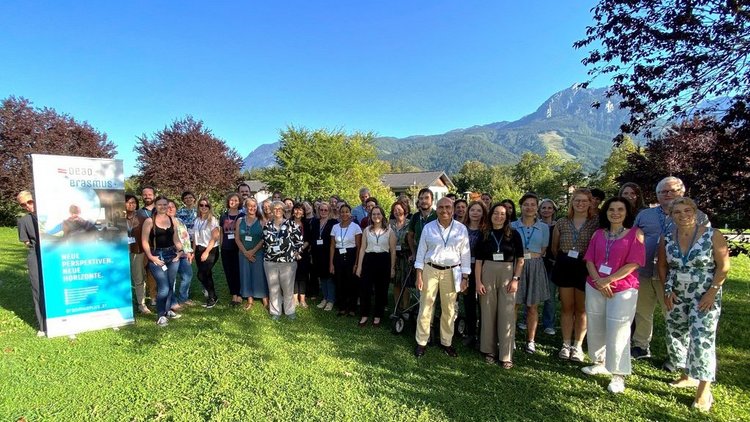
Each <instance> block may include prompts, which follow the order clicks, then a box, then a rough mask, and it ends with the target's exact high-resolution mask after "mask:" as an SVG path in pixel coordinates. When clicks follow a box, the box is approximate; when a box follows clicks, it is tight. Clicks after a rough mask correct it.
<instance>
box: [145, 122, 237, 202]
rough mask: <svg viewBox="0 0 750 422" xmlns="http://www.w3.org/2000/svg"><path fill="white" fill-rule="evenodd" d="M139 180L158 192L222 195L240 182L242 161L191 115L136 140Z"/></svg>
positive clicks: (235, 152) (232, 150)
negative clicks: (151, 134) (192, 192)
mask: <svg viewBox="0 0 750 422" xmlns="http://www.w3.org/2000/svg"><path fill="white" fill-rule="evenodd" d="M135 151H136V152H137V153H138V160H137V166H138V171H139V173H140V174H139V176H138V181H139V182H140V183H141V184H142V185H144V184H146V185H153V186H156V187H157V188H158V189H159V191H160V192H162V193H166V194H169V195H179V194H180V193H181V192H182V191H184V190H185V189H190V190H193V191H194V192H195V193H196V194H198V195H209V196H215V195H223V194H224V193H226V192H228V191H231V190H234V189H235V188H236V186H237V182H238V181H239V179H240V168H241V167H242V158H241V157H240V156H239V154H238V153H237V151H235V150H234V149H232V148H229V147H228V146H227V144H226V142H224V141H223V140H221V139H219V138H217V137H216V136H214V135H213V133H211V130H209V129H208V128H206V127H204V126H203V121H201V120H195V119H194V118H193V117H192V116H187V117H185V118H184V119H180V120H175V121H174V122H172V124H171V125H169V126H165V127H164V129H163V130H160V131H157V132H156V133H154V135H153V136H152V137H148V136H147V135H145V134H144V135H142V136H140V137H138V141H137V143H136V146H135Z"/></svg>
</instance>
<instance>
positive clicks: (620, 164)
mask: <svg viewBox="0 0 750 422" xmlns="http://www.w3.org/2000/svg"><path fill="white" fill-rule="evenodd" d="M636 150H638V146H637V145H636V144H635V142H633V138H631V137H630V136H628V135H623V134H620V135H617V137H616V138H615V140H614V145H613V146H612V149H611V151H610V153H609V157H607V158H606V159H605V160H604V163H603V164H602V166H601V167H600V168H599V170H598V171H597V172H596V173H594V174H593V175H592V177H591V179H592V180H591V186H596V187H598V188H599V189H601V190H603V191H604V192H605V193H606V194H607V197H610V196H613V195H616V194H617V193H618V192H619V190H620V183H618V182H617V178H618V177H620V175H621V174H622V172H623V171H625V169H626V168H627V166H628V156H630V155H631V154H633V153H634V152H636Z"/></svg>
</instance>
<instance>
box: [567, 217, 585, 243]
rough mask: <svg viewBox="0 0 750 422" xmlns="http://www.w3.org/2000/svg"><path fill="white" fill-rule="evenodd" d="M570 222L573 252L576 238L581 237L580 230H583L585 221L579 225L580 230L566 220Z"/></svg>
mask: <svg viewBox="0 0 750 422" xmlns="http://www.w3.org/2000/svg"><path fill="white" fill-rule="evenodd" d="M568 222H570V228H571V229H572V230H573V249H574V250H575V249H576V248H577V247H578V236H580V235H581V230H583V227H584V226H585V225H586V221H584V222H583V224H581V228H580V229H576V225H575V224H573V220H568Z"/></svg>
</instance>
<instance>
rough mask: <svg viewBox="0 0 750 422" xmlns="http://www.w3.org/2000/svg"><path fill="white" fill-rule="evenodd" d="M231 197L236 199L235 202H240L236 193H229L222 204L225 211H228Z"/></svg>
mask: <svg viewBox="0 0 750 422" xmlns="http://www.w3.org/2000/svg"><path fill="white" fill-rule="evenodd" d="M232 197H237V202H242V198H240V195H238V194H237V192H229V194H227V198H226V200H225V202H224V206H225V207H227V210H228V209H229V200H230V199H232ZM237 208H240V204H237Z"/></svg>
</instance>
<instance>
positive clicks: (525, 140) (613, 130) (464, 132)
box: [243, 85, 628, 174]
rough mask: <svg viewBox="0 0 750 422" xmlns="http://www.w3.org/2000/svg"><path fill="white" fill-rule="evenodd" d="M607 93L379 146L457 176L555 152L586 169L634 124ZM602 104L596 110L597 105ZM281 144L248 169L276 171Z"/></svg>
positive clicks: (249, 161)
mask: <svg viewBox="0 0 750 422" xmlns="http://www.w3.org/2000/svg"><path fill="white" fill-rule="evenodd" d="M606 90H607V89H606V88H595V89H588V88H580V87H579V86H577V85H574V86H572V87H570V88H567V89H564V90H562V91H560V92H557V93H555V94H554V95H552V96H551V97H550V98H549V99H548V100H547V101H545V102H544V103H543V104H542V105H540V106H539V108H537V110H536V111H534V112H533V113H531V114H528V115H526V116H524V117H522V118H520V119H518V120H516V121H513V122H508V121H501V122H495V123H489V124H484V125H478V126H472V127H470V128H466V129H455V130H451V131H449V132H446V133H443V134H440V135H427V136H423V135H417V136H409V137H406V138H395V137H379V138H376V139H375V141H374V143H375V147H376V149H377V151H378V155H379V156H380V158H381V159H383V160H386V161H390V162H393V163H396V162H398V163H400V164H407V165H411V166H416V167H419V168H421V169H423V170H444V171H445V172H446V173H447V174H454V173H456V172H457V171H458V170H459V169H460V168H461V166H462V165H463V164H464V162H466V161H468V160H476V161H482V162H484V163H486V164H489V165H494V164H512V163H515V162H517V161H518V160H519V158H520V157H521V155H522V154H523V153H524V152H526V151H531V152H534V153H537V154H544V153H545V152H547V151H555V152H557V153H559V154H561V155H562V156H563V157H566V158H570V159H577V160H580V161H581V162H582V163H583V165H584V168H585V169H586V170H589V171H590V170H594V169H596V168H598V167H599V166H601V164H602V162H603V161H604V159H605V158H606V157H607V156H608V155H609V152H610V149H611V147H612V138H613V137H614V136H615V135H617V134H618V133H620V125H621V124H622V123H624V122H626V121H627V120H628V112H627V111H626V110H622V109H620V108H618V107H617V103H618V102H619V99H618V98H607V97H606ZM594 103H599V104H601V105H600V107H598V108H593V107H592V104H594ZM278 147H279V143H278V142H274V143H271V144H263V145H261V146H259V147H258V148H256V149H255V150H253V151H252V152H251V153H250V154H249V155H248V156H247V157H246V158H245V160H244V165H243V170H250V169H253V168H261V167H268V166H272V165H274V163H275V160H274V155H273V154H274V152H275V151H276V150H277V149H278Z"/></svg>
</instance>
